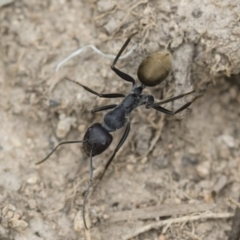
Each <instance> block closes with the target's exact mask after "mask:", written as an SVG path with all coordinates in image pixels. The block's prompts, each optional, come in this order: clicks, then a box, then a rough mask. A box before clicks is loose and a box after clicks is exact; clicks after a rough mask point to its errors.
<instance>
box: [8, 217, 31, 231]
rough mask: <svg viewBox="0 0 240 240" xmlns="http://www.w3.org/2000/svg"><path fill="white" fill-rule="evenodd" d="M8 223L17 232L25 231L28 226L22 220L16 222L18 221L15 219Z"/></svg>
mask: <svg viewBox="0 0 240 240" xmlns="http://www.w3.org/2000/svg"><path fill="white" fill-rule="evenodd" d="M10 223H11V225H12V227H13V228H15V229H16V230H19V231H21V230H23V229H25V228H26V227H27V226H28V223H27V222H25V221H24V220H18V219H15V218H13V219H12V220H11V221H10Z"/></svg>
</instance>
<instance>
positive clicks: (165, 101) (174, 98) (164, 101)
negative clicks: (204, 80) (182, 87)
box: [153, 90, 195, 106]
mask: <svg viewBox="0 0 240 240" xmlns="http://www.w3.org/2000/svg"><path fill="white" fill-rule="evenodd" d="M194 92H195V90H193V91H191V92H187V93H184V94H181V95H178V96H176V97H172V98H169V99H166V100H163V101H161V102H157V103H154V104H153V106H159V105H162V104H164V103H168V102H172V101H175V100H177V99H180V98H183V97H185V96H187V95H189V94H191V93H194Z"/></svg>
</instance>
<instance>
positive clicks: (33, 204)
mask: <svg viewBox="0 0 240 240" xmlns="http://www.w3.org/2000/svg"><path fill="white" fill-rule="evenodd" d="M28 205H29V208H30V209H36V207H37V202H36V201H35V200H34V199H32V198H31V199H29V200H28Z"/></svg>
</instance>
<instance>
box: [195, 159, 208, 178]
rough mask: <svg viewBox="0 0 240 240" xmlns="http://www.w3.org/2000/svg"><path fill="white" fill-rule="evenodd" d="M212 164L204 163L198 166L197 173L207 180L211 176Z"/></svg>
mask: <svg viewBox="0 0 240 240" xmlns="http://www.w3.org/2000/svg"><path fill="white" fill-rule="evenodd" d="M210 167H211V165H210V162H209V161H204V162H202V163H200V164H199V165H198V166H197V173H198V175H199V176H200V177H202V178H206V177H208V176H209V174H210Z"/></svg>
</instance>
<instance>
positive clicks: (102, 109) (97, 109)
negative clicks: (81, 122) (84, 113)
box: [91, 104, 118, 113]
mask: <svg viewBox="0 0 240 240" xmlns="http://www.w3.org/2000/svg"><path fill="white" fill-rule="evenodd" d="M117 106H118V105H117V104H110V105H105V106H102V107H96V108H94V109H93V110H91V113H96V112H100V111H104V110H108V109H112V108H115V107H117Z"/></svg>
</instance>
